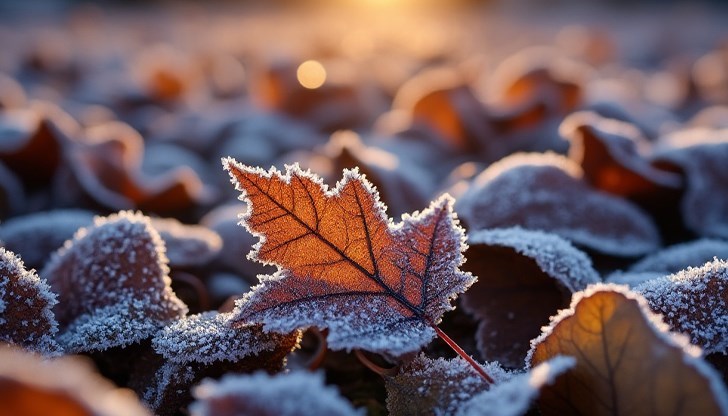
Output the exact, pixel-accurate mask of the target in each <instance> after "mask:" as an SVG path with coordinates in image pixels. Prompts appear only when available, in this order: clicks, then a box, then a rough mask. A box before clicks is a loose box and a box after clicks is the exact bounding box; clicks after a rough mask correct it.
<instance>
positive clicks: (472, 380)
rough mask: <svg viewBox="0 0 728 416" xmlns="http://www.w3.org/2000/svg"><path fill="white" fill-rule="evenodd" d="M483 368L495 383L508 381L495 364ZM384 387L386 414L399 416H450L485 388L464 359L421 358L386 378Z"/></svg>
mask: <svg viewBox="0 0 728 416" xmlns="http://www.w3.org/2000/svg"><path fill="white" fill-rule="evenodd" d="M483 367H484V368H485V370H486V372H487V373H488V374H489V375H490V376H491V377H492V378H493V379H494V381H495V382H496V383H500V382H502V381H504V380H506V379H507V378H508V377H509V374H508V373H506V372H505V371H504V370H503V369H502V368H501V367H500V366H499V365H498V364H497V363H495V362H493V363H488V364H485V365H484V366H483ZM385 383H386V387H387V410H388V411H389V413H390V414H393V415H400V416H405V415H412V416H415V415H420V414H425V413H427V414H433V415H442V416H444V415H452V414H454V413H455V411H456V410H457V409H458V407H460V405H461V404H463V403H464V402H465V401H467V400H469V399H470V398H472V397H473V395H475V394H477V393H479V392H481V391H484V390H486V389H487V388H488V383H486V382H485V380H483V378H482V377H481V376H480V375H479V374H478V373H476V372H475V371H473V368H472V367H471V366H470V364H468V363H467V361H465V360H464V359H462V358H460V357H457V358H455V359H452V360H446V359H444V358H438V359H431V358H427V357H426V356H425V355H424V354H420V355H418V356H417V357H416V358H415V359H414V360H412V362H410V363H408V364H407V365H406V366H405V367H404V368H403V369H402V370H401V371H400V373H399V374H397V375H396V376H394V377H386V378H385Z"/></svg>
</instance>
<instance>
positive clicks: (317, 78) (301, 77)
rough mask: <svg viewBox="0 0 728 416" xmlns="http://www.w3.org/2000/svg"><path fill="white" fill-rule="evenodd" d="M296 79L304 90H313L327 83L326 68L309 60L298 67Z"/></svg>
mask: <svg viewBox="0 0 728 416" xmlns="http://www.w3.org/2000/svg"><path fill="white" fill-rule="evenodd" d="M296 77H297V78H298V82H299V83H300V84H301V85H302V86H303V87H304V88H308V89H311V90H313V89H316V88H318V87H320V86H322V85H324V82H326V68H324V66H323V65H321V63H320V62H318V61H314V60H308V61H306V62H304V63H302V64H301V65H299V66H298V70H297V71H296Z"/></svg>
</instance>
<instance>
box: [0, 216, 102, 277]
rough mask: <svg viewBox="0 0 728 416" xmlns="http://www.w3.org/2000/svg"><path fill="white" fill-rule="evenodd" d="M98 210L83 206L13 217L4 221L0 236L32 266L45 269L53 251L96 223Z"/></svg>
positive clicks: (6, 245) (0, 227) (8, 246)
mask: <svg viewBox="0 0 728 416" xmlns="http://www.w3.org/2000/svg"><path fill="white" fill-rule="evenodd" d="M93 220H94V214H93V213H92V212H91V211H85V210H80V209H59V210H54V211H42V212H37V213H33V214H28V215H23V216H20V217H14V218H10V219H9V220H7V221H5V222H3V223H2V224H0V240H2V241H3V242H4V243H5V247H6V248H8V249H9V250H11V251H13V252H14V253H16V254H17V255H19V256H20V257H22V259H23V262H24V263H25V264H26V265H27V266H28V267H32V268H35V269H39V270H40V269H42V268H43V266H44V265H45V263H46V262H47V261H48V260H50V257H51V254H53V253H54V252H55V251H56V250H58V249H59V248H61V247H62V246H63V243H64V242H65V241H66V240H69V239H71V238H73V235H74V234H75V233H76V231H78V229H79V228H82V227H86V226H88V225H90V224H92V223H93Z"/></svg>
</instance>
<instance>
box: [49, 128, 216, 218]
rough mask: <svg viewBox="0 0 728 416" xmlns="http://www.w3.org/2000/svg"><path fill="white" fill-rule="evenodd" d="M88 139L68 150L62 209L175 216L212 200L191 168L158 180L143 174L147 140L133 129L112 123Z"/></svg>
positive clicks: (90, 131)
mask: <svg viewBox="0 0 728 416" xmlns="http://www.w3.org/2000/svg"><path fill="white" fill-rule="evenodd" d="M85 135H86V138H85V139H84V140H79V142H78V143H76V144H75V145H74V146H71V147H70V148H69V150H68V154H67V157H68V163H67V168H68V169H69V170H70V172H67V173H66V176H67V177H65V178H63V180H64V181H66V182H68V183H64V182H61V181H59V183H61V184H62V185H60V184H59V185H57V186H58V187H59V188H60V189H57V190H56V193H57V194H58V195H57V197H58V198H59V200H60V203H62V204H71V205H78V203H79V200H80V201H82V202H83V203H84V204H86V205H89V206H92V207H97V206H100V207H102V208H104V209H111V210H120V209H135V208H136V209H141V210H143V211H145V212H147V211H150V212H155V213H158V214H173V213H176V212H181V211H183V210H184V209H186V208H189V207H191V206H195V205H196V204H200V203H203V202H205V201H206V200H207V199H208V198H209V197H210V196H211V195H210V194H209V189H207V188H205V187H204V185H203V183H202V182H201V181H200V178H199V177H198V175H197V174H196V173H195V172H194V171H193V170H192V169H191V168H189V167H184V166H181V167H178V168H176V169H174V170H170V171H167V172H164V173H163V174H158V175H153V176H150V175H147V174H145V173H143V172H142V170H141V163H142V156H143V153H144V141H143V139H142V137H141V136H140V135H139V133H137V132H136V131H135V130H134V129H133V128H131V127H130V126H128V125H126V124H124V123H120V122H110V123H107V124H101V125H98V126H94V127H92V128H89V129H88V130H87V131H86V133H85Z"/></svg>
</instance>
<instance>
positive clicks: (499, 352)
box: [462, 227, 601, 368]
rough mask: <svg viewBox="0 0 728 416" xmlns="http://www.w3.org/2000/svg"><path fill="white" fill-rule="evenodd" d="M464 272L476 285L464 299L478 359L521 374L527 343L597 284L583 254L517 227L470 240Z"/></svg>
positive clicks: (553, 238) (487, 232) (479, 234)
mask: <svg viewBox="0 0 728 416" xmlns="http://www.w3.org/2000/svg"><path fill="white" fill-rule="evenodd" d="M468 243H469V247H468V250H467V251H466V252H465V254H466V257H467V258H468V262H467V263H465V265H464V266H463V268H464V269H465V270H467V271H470V272H472V273H473V274H474V275H476V276H478V281H477V282H475V284H473V286H472V287H471V288H470V289H469V290H468V291H467V292H465V294H463V297H462V305H463V307H464V308H465V310H466V311H467V312H468V313H470V314H472V315H474V316H475V317H476V319H478V321H479V324H478V331H477V333H476V335H475V337H476V339H477V342H478V349H479V350H480V353H481V356H482V357H484V358H487V359H490V360H497V361H499V362H500V363H502V364H503V365H505V366H507V367H512V368H520V367H521V366H522V365H523V360H524V358H525V357H526V353H527V352H528V349H529V342H530V341H531V339H533V338H535V337H537V336H538V334H539V333H540V329H541V327H542V326H543V325H546V324H548V322H549V317H550V316H551V315H554V314H555V313H556V312H557V311H558V310H559V309H562V308H565V307H567V306H568V305H569V299H571V294H572V293H574V292H578V291H579V290H582V289H584V288H586V287H587V286H588V285H589V284H592V283H597V282H599V281H600V280H601V279H600V277H599V275H598V274H597V272H596V271H595V270H594V269H593V267H592V264H591V260H589V257H587V255H586V254H584V253H583V252H581V251H579V250H577V249H576V248H574V246H572V245H571V244H570V243H569V242H567V241H566V240H564V239H562V238H561V237H558V236H556V235H553V234H546V233H543V232H540V231H531V230H525V229H522V228H519V227H515V228H505V229H493V230H481V231H476V232H474V233H472V234H470V236H469V237H468Z"/></svg>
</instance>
